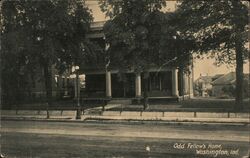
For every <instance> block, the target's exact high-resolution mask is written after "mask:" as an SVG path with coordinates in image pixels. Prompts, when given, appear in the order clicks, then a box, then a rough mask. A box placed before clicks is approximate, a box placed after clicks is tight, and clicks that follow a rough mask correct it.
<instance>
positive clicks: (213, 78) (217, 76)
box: [212, 74, 224, 81]
mask: <svg viewBox="0 0 250 158" xmlns="http://www.w3.org/2000/svg"><path fill="white" fill-rule="evenodd" d="M222 76H224V74H216V75H214V76H213V77H212V81H214V80H216V79H218V78H220V77H222Z"/></svg>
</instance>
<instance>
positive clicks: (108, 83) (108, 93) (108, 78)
mask: <svg viewBox="0 0 250 158" xmlns="http://www.w3.org/2000/svg"><path fill="white" fill-rule="evenodd" d="M106 97H112V91H111V72H110V71H106Z"/></svg>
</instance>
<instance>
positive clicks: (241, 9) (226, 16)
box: [175, 0, 248, 65]
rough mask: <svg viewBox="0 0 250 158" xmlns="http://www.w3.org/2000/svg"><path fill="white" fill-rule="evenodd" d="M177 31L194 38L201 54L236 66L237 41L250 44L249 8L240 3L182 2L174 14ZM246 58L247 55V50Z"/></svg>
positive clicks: (245, 52) (220, 62)
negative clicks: (248, 35) (249, 37)
mask: <svg viewBox="0 0 250 158" xmlns="http://www.w3.org/2000/svg"><path fill="white" fill-rule="evenodd" d="M175 14H176V15H175V17H176V20H177V21H181V23H182V25H179V27H178V29H179V30H180V32H182V33H183V34H184V35H185V36H191V37H192V36H193V37H194V38H195V42H196V49H194V51H196V52H198V55H197V56H196V57H197V58H199V57H201V56H200V55H199V54H201V55H202V54H204V53H211V54H210V55H211V57H214V58H215V59H216V60H217V64H218V65H220V64H235V60H236V54H235V45H236V42H235V41H236V40H240V42H241V43H242V46H244V45H245V43H246V42H248V37H247V33H246V31H247V29H248V8H247V5H245V4H244V3H242V2H241V1H234V0H228V1H187V0H185V1H183V2H182V3H181V5H180V6H179V9H178V10H177V11H176V13H175ZM242 49H243V51H244V58H245V59H246V58H247V56H248V52H247V50H246V48H245V47H242Z"/></svg>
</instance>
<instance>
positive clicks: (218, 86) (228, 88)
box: [211, 72, 249, 97]
mask: <svg viewBox="0 0 250 158" xmlns="http://www.w3.org/2000/svg"><path fill="white" fill-rule="evenodd" d="M211 84H212V95H213V96H215V97H234V96H235V88H236V73H235V72H230V73H228V74H225V75H223V76H221V77H219V78H217V79H216V80H214V81H213V82H212V83H211ZM243 89H244V94H245V96H248V94H249V74H244V83H243Z"/></svg>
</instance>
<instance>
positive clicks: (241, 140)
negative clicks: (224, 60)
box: [1, 120, 249, 158]
mask: <svg viewBox="0 0 250 158" xmlns="http://www.w3.org/2000/svg"><path fill="white" fill-rule="evenodd" d="M248 152H249V127H248V126H222V125H194V124H186V125H177V124H149V123H146V124H142V123H123V124H121V123H120V124H119V123H110V122H106V123H105V122H102V123H98V122H95V123H93V122H92V123H91V122H78V123H77V122H45V121H40V122H39V121H4V120H2V121H1V153H2V154H3V155H5V157H8V158H11V157H18V158H19V157H32V158H33V157H37V158H40V157H41V158H43V157H44V158H47V157H50V158H53V157H59V158H61V157H65V158H70V157H75V158H76V157H81V158H82V157H83V158H88V157H94V158H95V157H97V158H99V157H100V158H130V157H136V158H137V157H138V158H140V157H141V158H149V157H151V158H153V157H162V158H163V157H164V158H165V157H167V158H189V157H190V158H207V157H240V158H241V157H243V156H246V155H247V154H248Z"/></svg>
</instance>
